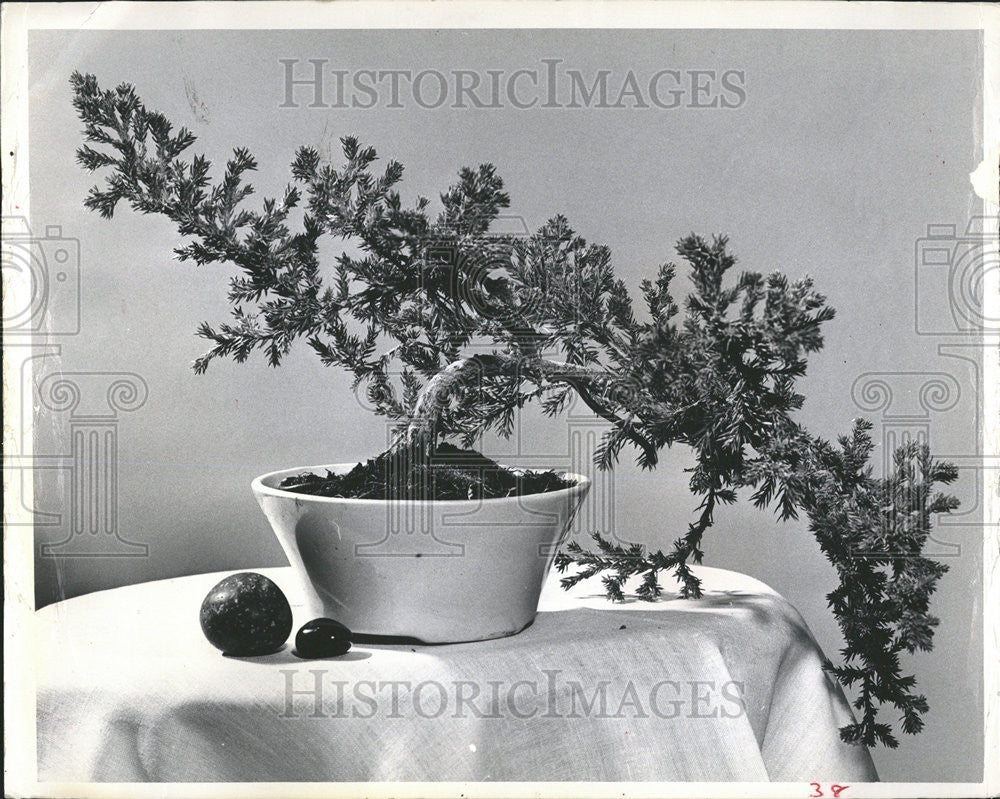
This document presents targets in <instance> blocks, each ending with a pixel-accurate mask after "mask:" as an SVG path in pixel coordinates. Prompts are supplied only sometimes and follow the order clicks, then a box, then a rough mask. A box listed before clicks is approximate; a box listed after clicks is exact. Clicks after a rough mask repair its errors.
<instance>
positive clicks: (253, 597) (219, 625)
mask: <svg viewBox="0 0 1000 799" xmlns="http://www.w3.org/2000/svg"><path fill="white" fill-rule="evenodd" d="M200 618H201V629H202V632H204V633H205V637H206V638H207V639H208V640H209V643H211V644H212V646H214V647H215V648H216V649H221V650H222V651H223V652H224V653H226V654H227V655H236V656H248V655H266V654H268V653H270V652H274V651H275V650H277V649H278V648H279V647H281V645H282V644H283V643H285V641H286V640H287V639H288V636H289V635H290V634H291V632H292V608H291V607H290V606H289V604H288V599H287V598H286V597H285V595H284V594H283V593H282V592H281V589H280V588H278V586H277V585H275V584H274V582H273V581H271V580H269V579H268V578H267V577H265V576H264V575H263V574H257V573H256V572H240V573H239V574H233V575H230V576H229V577H227V578H226V579H225V580H222V581H221V582H219V583H218V584H217V585H216V586H215V587H214V588H213V589H212V590H211V591H209V592H208V596H206V597H205V601H204V602H202V603H201V614H200Z"/></svg>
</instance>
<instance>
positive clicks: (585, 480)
mask: <svg viewBox="0 0 1000 799" xmlns="http://www.w3.org/2000/svg"><path fill="white" fill-rule="evenodd" d="M358 463H359V461H356V462H354V463H327V464H323V465H320V466H296V467H293V468H291V469H278V470H277V471H273V472H267V473H266V474H262V475H260V476H258V477H255V478H254V480H253V482H252V483H251V484H250V488H251V490H252V491H253V493H254V494H255V495H256V496H271V497H278V498H284V499H295V500H298V501H300V502H318V503H324V504H326V503H332V504H337V503H344V504H348V503H350V504H355V505H373V506H374V505H381V506H384V505H386V504H387V503H389V502H394V501H396V502H405V503H406V504H408V505H418V506H424V505H428V506H435V507H442V506H456V507H458V506H462V505H474V506H477V507H478V506H480V505H482V504H483V503H494V502H517V501H518V500H520V499H525V498H526V497H545V498H549V497H551V498H553V499H559V498H563V497H569V496H572V495H573V494H576V493H580V492H586V491H587V490H588V489H589V488H590V483H591V480H590V478H589V477H587V476H586V475H582V474H577V473H576V472H556V473H557V474H559V475H560V476H561V477H563V478H564V479H566V480H574V481H575V482H574V483H573V485H571V486H567V487H566V488H560V489H558V490H557V491H542V492H539V493H535V494H519V495H517V496H514V497H485V498H483V499H406V500H388V499H362V498H355V497H320V496H317V495H315V494H302V493H299V492H297V491H287V490H285V489H283V488H276V487H273V486H270V485H267V482H265V481H268V480H271V481H274V480H275V479H276V478H282V477H289V476H291V475H293V474H301V473H302V472H315V471H318V470H321V469H327V470H330V471H334V470H336V469H345V470H350V469H353V468H354V467H355V466H357V464H358ZM501 465H502V464H501ZM506 468H509V469H516V470H517V471H522V472H534V471H539V472H540V471H553V470H549V469H522V468H520V467H516V466H508V467H506Z"/></svg>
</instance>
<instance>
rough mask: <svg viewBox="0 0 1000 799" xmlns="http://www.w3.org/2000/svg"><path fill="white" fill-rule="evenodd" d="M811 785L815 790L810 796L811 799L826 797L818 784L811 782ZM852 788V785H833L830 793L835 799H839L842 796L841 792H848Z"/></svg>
mask: <svg viewBox="0 0 1000 799" xmlns="http://www.w3.org/2000/svg"><path fill="white" fill-rule="evenodd" d="M809 785H811V786H812V789H813V792H812V793H811V794H809V797H810V799H818V797H820V796H823V795H824V794H823V789H822V788H821V787H820V784H819V783H818V782H810V783H809ZM850 787H851V786H850V785H831V786H830V793H832V794H833V799H837V798H838V797H839V796H840V794H841V791H846V790H847V789H848V788H850Z"/></svg>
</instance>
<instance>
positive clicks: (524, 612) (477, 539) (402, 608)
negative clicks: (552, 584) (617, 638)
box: [252, 463, 590, 643]
mask: <svg viewBox="0 0 1000 799" xmlns="http://www.w3.org/2000/svg"><path fill="white" fill-rule="evenodd" d="M354 465H355V464H353V463H350V464H334V465H332V466H314V467H307V468H298V469H287V470H284V471H280V472H271V473H270V474H265V475H262V476H261V477H258V478H257V479H256V480H254V481H253V485H252V488H253V493H254V496H255V497H256V499H257V502H258V503H259V504H260V507H261V510H263V511H264V515H265V516H266V517H267V519H268V521H269V522H270V523H271V527H273V528H274V532H275V534H276V535H277V537H278V541H279V542H280V543H281V546H282V548H283V549H284V550H285V554H286V555H287V556H288V560H289V562H290V563H291V565H292V566H293V567H294V569H295V571H296V573H297V574H298V575H299V577H300V580H301V585H300V586H298V589H299V591H300V593H301V597H302V599H303V600H304V601H305V604H306V608H305V613H306V614H307V615H309V618H312V617H314V616H327V617H329V618H333V619H336V620H337V621H339V622H341V623H343V624H346V625H347V626H348V627H350V628H351V630H353V631H354V632H356V633H361V634H365V635H386V636H404V637H407V638H415V639H417V640H420V641H424V642H427V643H448V642H459V641H481V640H484V639H487V638H500V637H503V636H506V635H514V634H515V633H518V632H520V631H521V630H523V629H524V628H525V627H527V626H528V625H529V624H530V623H531V622H532V620H533V619H534V618H535V613H536V611H537V609H538V595H539V594H540V592H541V589H542V584H543V583H544V582H545V578H546V576H547V574H548V571H549V568H550V567H551V565H552V560H553V558H554V557H555V553H556V551H557V549H558V547H559V545H560V544H561V543H562V542H563V540H564V538H565V536H566V534H567V533H568V531H569V527H570V522H571V521H572V519H573V516H574V514H575V513H576V511H577V509H578V508H579V507H580V503H581V502H582V501H583V499H584V497H585V496H586V495H587V491H588V490H589V489H590V480H588V479H587V478H586V477H583V476H582V475H578V474H566V475H564V476H565V477H566V478H567V479H569V480H574V481H575V484H574V485H573V486H570V487H569V488H564V489H561V490H559V491H550V492H548V493H543V494H529V495H527V496H522V497H513V498H503V499H484V500H444V501H434V502H431V501H399V502H389V501H385V500H376V499H336V498H329V497H317V496H310V495H308V494H297V493H293V492H291V491H283V490H281V489H279V488H278V485H279V484H280V483H281V481H282V480H284V479H285V478H286V477H289V476H291V475H296V474H301V473H303V472H315V473H319V474H322V473H324V472H325V471H326V470H329V471H332V472H334V473H336V474H344V473H346V472H348V471H350V470H351V469H352V468H353V467H354Z"/></svg>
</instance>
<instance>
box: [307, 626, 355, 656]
mask: <svg viewBox="0 0 1000 799" xmlns="http://www.w3.org/2000/svg"><path fill="white" fill-rule="evenodd" d="M350 648H351V631H350V630H349V629H347V627H345V626H344V625H343V624H341V623H340V622H339V621H335V620H334V619H313V620H312V621H307V622H306V623H305V624H303V625H302V628H301V629H300V630H299V631H298V633H296V635H295V654H296V655H298V656H299V657H300V658H327V657H337V656H338V655H343V654H345V653H346V652H347V651H348V650H349V649H350Z"/></svg>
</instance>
